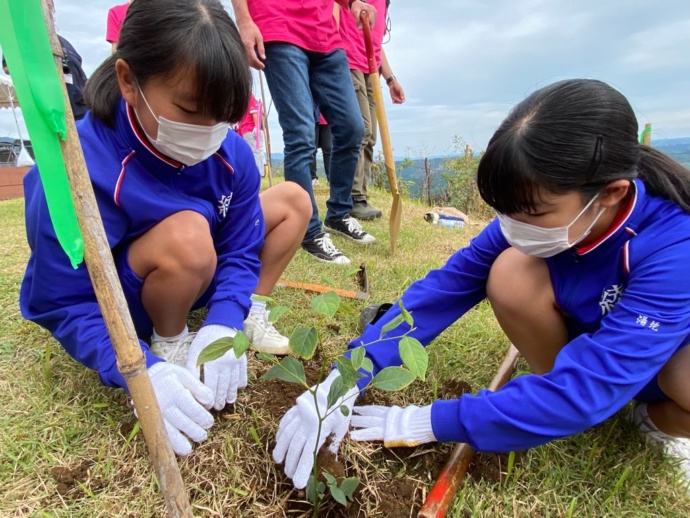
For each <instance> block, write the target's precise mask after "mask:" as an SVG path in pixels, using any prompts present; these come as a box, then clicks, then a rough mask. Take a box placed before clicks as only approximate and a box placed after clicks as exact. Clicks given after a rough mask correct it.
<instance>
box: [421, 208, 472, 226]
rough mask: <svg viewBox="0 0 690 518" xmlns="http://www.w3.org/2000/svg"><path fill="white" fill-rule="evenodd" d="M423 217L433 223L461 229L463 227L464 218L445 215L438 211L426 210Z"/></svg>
mask: <svg viewBox="0 0 690 518" xmlns="http://www.w3.org/2000/svg"><path fill="white" fill-rule="evenodd" d="M424 219H425V220H426V221H428V222H429V223H432V224H434V225H441V226H442V227H448V228H455V229H458V230H460V229H462V228H465V220H464V219H462V218H459V217H455V216H447V215H445V214H439V213H438V212H427V213H426V214H425V215H424Z"/></svg>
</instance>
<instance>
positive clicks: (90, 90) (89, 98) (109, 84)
mask: <svg viewBox="0 0 690 518" xmlns="http://www.w3.org/2000/svg"><path fill="white" fill-rule="evenodd" d="M116 61H117V54H114V55H112V56H110V57H109V58H108V59H106V60H105V61H104V62H103V63H101V65H100V66H99V67H98V68H97V69H96V71H95V72H94V73H93V74H92V75H91V77H90V78H89V80H88V81H87V82H86V87H85V88H84V101H85V102H86V104H87V106H88V107H89V109H90V110H91V111H92V112H93V114H94V116H95V117H96V118H98V119H100V120H101V121H103V122H104V123H105V124H106V125H108V126H110V127H113V126H115V113H116V109H117V103H118V101H119V99H120V95H121V94H120V85H119V84H118V82H117V74H116V72H115V62H116Z"/></svg>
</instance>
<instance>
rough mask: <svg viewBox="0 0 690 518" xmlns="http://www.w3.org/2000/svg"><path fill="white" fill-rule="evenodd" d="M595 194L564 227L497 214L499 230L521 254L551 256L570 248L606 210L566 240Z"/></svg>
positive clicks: (585, 235) (581, 238)
mask: <svg viewBox="0 0 690 518" xmlns="http://www.w3.org/2000/svg"><path fill="white" fill-rule="evenodd" d="M597 196H599V195H598V194H597V195H596V196H594V198H592V199H591V200H589V203H587V205H585V208H584V209H582V210H581V211H580V213H579V214H578V215H577V216H575V219H574V220H573V221H572V222H571V223H570V224H569V225H567V226H565V227H558V228H542V227H538V226H536V225H530V224H529V223H523V222H521V221H517V220H515V219H512V218H509V217H508V216H506V215H505V214H499V215H498V221H499V222H500V224H501V231H502V232H503V235H504V236H505V238H506V240H507V241H508V243H510V245H511V246H512V247H514V248H516V249H518V250H520V252H522V253H523V254H526V255H531V256H534V257H542V258H546V257H553V256H554V255H556V254H559V253H561V252H564V251H565V250H568V249H569V248H572V247H573V246H575V245H576V244H578V243H579V242H580V241H582V240H583V239H584V238H586V237H587V236H588V235H589V233H590V232H591V230H592V227H593V226H594V224H595V223H596V222H597V221H598V220H599V217H600V216H601V215H602V214H603V213H604V210H606V209H605V208H603V207H602V209H601V210H600V211H599V213H598V214H597V215H596V217H595V218H594V220H593V221H592V223H591V224H590V225H589V227H587V230H585V231H584V232H583V233H582V235H581V236H580V237H578V238H577V239H576V240H575V241H573V242H572V243H571V242H570V241H569V240H568V230H569V229H570V227H572V226H573V225H574V224H575V222H576V221H577V220H578V219H580V217H581V216H582V215H583V214H584V213H585V211H586V210H587V209H588V208H589V207H590V206H591V205H592V203H594V200H596V198H597Z"/></svg>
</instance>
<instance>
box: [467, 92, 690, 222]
mask: <svg viewBox="0 0 690 518" xmlns="http://www.w3.org/2000/svg"><path fill="white" fill-rule="evenodd" d="M637 131H638V125H637V119H636V117H635V112H634V111H633V109H632V107H631V106H630V103H629V102H628V100H627V99H626V98H625V96H623V94H621V93H620V92H619V91H617V90H615V89H614V88H612V87H611V86H609V85H607V84H606V83H603V82H601V81H597V80H594V79H569V80H565V81H559V82H557V83H553V84H551V85H549V86H546V87H544V88H541V89H539V90H537V91H536V92H534V93H532V94H531V95H530V96H528V97H527V98H526V99H525V100H523V101H522V102H521V103H519V104H518V105H517V106H515V107H514V108H513V110H512V111H511V112H510V114H509V115H508V117H507V118H506V119H505V120H504V121H503V122H502V123H501V125H500V126H499V128H498V130H496V132H495V133H494V135H493V137H491V140H490V141H489V145H488V147H487V149H486V152H485V153H484V155H483V156H482V158H481V160H480V162H479V168H478V170H477V186H478V188H479V193H480V195H481V197H482V198H483V199H484V201H485V202H486V203H488V204H489V205H490V206H491V207H493V208H494V209H495V210H496V211H497V212H499V213H501V214H516V213H519V212H532V211H534V209H535V206H536V204H537V203H538V202H539V196H540V193H543V192H544V191H546V192H549V193H553V194H565V193H568V192H573V191H577V192H580V193H581V194H582V196H583V198H585V199H588V198H591V197H592V196H594V195H595V194H596V193H597V192H599V191H601V189H603V188H604V187H605V186H606V185H607V184H608V183H610V182H612V181H615V180H620V179H630V180H632V179H634V178H637V177H639V178H640V179H641V180H642V181H643V182H644V184H645V186H646V188H647V191H648V192H650V193H651V194H654V195H657V196H661V197H664V198H667V199H670V200H672V201H674V202H675V203H677V204H678V205H680V206H681V207H682V208H683V209H685V210H686V211H688V212H690V170H688V169H687V168H685V167H683V166H682V165H681V164H679V163H678V162H675V161H674V160H672V159H671V158H669V157H668V156H666V155H664V154H663V153H661V152H659V151H657V150H655V149H652V148H650V147H648V146H644V145H641V144H640V143H639V141H638V136H637Z"/></svg>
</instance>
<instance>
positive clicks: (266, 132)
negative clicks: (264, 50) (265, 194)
mask: <svg viewBox="0 0 690 518" xmlns="http://www.w3.org/2000/svg"><path fill="white" fill-rule="evenodd" d="M259 83H260V84H261V103H262V104H263V106H264V110H263V112H264V113H263V115H262V117H261V119H262V121H261V124H262V125H263V129H264V142H265V143H266V145H265V149H266V164H267V165H268V170H267V171H266V174H267V175H268V186H269V187H272V186H273V162H272V160H271V133H270V132H269V130H268V110H267V109H266V95H265V94H264V74H263V72H262V71H261V70H259Z"/></svg>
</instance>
